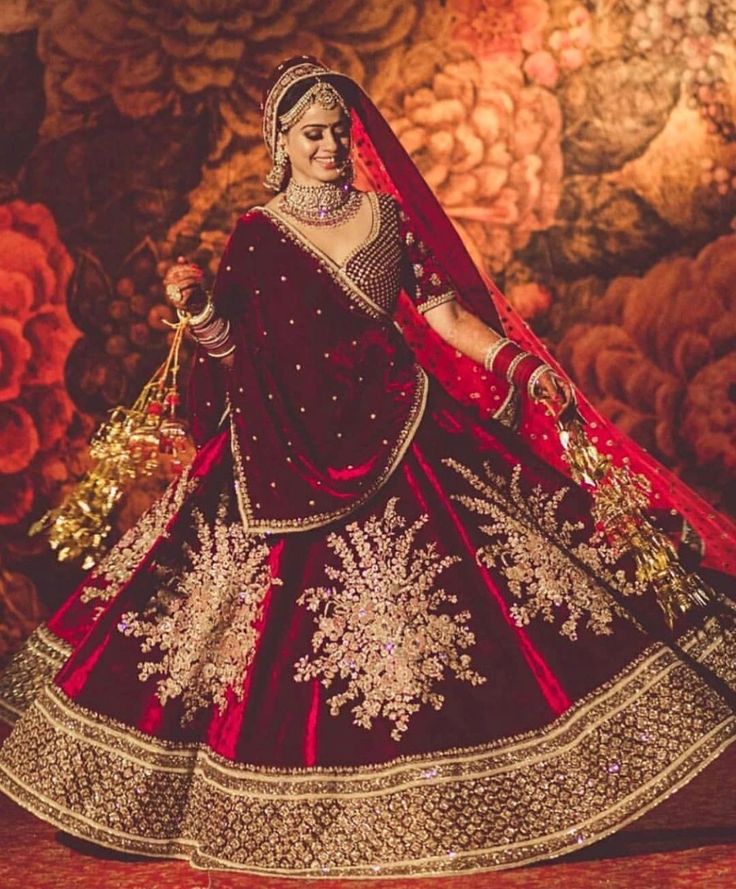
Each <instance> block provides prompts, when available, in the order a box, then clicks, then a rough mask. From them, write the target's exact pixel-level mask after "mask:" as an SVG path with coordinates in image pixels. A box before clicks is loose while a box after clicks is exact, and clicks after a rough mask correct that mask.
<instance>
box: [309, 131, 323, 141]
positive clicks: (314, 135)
mask: <svg viewBox="0 0 736 889" xmlns="http://www.w3.org/2000/svg"><path fill="white" fill-rule="evenodd" d="M305 135H306V137H307V139H310V140H311V141H312V142H318V141H319V140H320V139H321V138H322V133H317V132H313V133H306V134H305Z"/></svg>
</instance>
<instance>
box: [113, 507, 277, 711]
mask: <svg viewBox="0 0 736 889" xmlns="http://www.w3.org/2000/svg"><path fill="white" fill-rule="evenodd" d="M226 513H227V500H225V499H223V501H222V502H221V504H220V507H219V508H218V512H217V519H216V521H215V522H214V524H209V523H208V522H207V521H206V520H205V518H204V517H203V516H202V514H201V513H200V512H198V511H195V512H194V521H195V525H196V532H197V536H198V538H199V546H198V548H197V549H194V548H193V547H190V546H188V545H185V554H186V556H187V559H186V560H185V562H184V569H183V570H180V571H177V573H176V574H175V575H174V578H173V582H172V583H171V584H170V586H169V587H164V588H162V589H161V590H159V592H158V594H157V596H156V598H155V600H154V603H153V604H152V605H151V607H150V608H148V609H147V610H146V611H145V612H143V614H138V613H136V612H128V613H126V614H124V615H123V616H122V618H121V620H120V622H119V624H118V629H119V630H120V631H121V632H122V633H123V634H124V635H126V636H133V637H135V638H139V639H142V640H143V641H142V643H141V651H142V652H143V653H144V654H146V653H148V652H150V651H152V650H153V649H155V648H158V649H159V650H160V651H161V652H162V654H163V657H162V658H161V659H160V660H149V661H142V662H141V663H140V664H139V665H138V669H139V674H138V675H139V679H140V680H141V682H145V681H146V680H147V679H148V678H149V677H150V676H156V675H160V676H162V678H161V679H160V680H159V682H158V685H157V692H156V693H157V697H158V699H159V700H160V701H161V703H162V704H165V703H166V702H167V701H168V700H169V699H171V698H178V697H181V699H182V701H183V704H184V715H183V718H182V721H183V722H188V721H189V720H191V719H192V718H193V716H194V714H195V712H196V711H197V710H198V709H199V708H200V707H206V706H209V705H210V704H211V703H215V704H216V705H217V707H218V708H219V709H220V710H222V709H224V706H225V704H226V700H227V691H228V689H232V690H233V692H234V694H235V696H236V698H238V699H242V694H243V692H242V685H243V680H244V678H245V675H246V673H247V671H248V669H249V667H250V665H251V663H252V661H253V656H254V653H255V648H256V642H257V640H258V635H259V632H260V624H261V621H262V618H263V608H264V602H265V598H266V594H267V593H268V591H269V589H270V588H271V586H272V585H280V584H281V581H280V580H279V579H278V578H275V577H273V575H272V573H271V570H270V566H269V564H268V555H269V549H268V546H267V545H266V543H265V538H264V537H263V535H256V536H251V535H248V534H246V532H245V531H244V529H243V527H242V525H241V524H240V523H239V522H228V521H226ZM187 562H188V564H187Z"/></svg>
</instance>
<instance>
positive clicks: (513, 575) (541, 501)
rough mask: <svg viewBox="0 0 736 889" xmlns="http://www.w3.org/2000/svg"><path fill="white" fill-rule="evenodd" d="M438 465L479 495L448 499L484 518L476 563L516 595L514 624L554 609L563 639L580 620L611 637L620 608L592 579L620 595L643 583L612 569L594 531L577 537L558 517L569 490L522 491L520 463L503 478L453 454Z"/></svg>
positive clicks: (576, 525) (549, 616) (550, 618)
mask: <svg viewBox="0 0 736 889" xmlns="http://www.w3.org/2000/svg"><path fill="white" fill-rule="evenodd" d="M444 463H445V464H446V465H447V466H451V467H452V468H453V469H455V470H456V471H457V472H459V473H460V475H461V476H462V477H463V478H464V479H465V480H466V481H468V482H469V483H470V485H471V486H472V487H473V488H474V489H475V491H477V493H478V495H480V496H470V495H461V494H455V495H453V500H457V501H458V502H460V503H462V504H463V505H464V506H466V507H467V508H468V509H470V510H472V511H473V512H475V513H478V514H480V515H483V516H486V517H487V518H488V522H487V524H484V525H481V531H483V532H484V533H485V534H486V535H487V536H488V538H489V542H488V543H487V544H486V546H483V547H480V549H478V551H477V553H476V556H477V558H478V561H479V562H480V563H482V564H483V565H486V566H487V567H489V568H493V569H496V570H500V571H501V572H502V573H503V574H504V576H505V578H506V582H507V584H508V588H509V591H510V592H511V594H512V596H514V597H515V598H516V599H517V600H518V602H515V603H514V604H512V605H511V608H510V612H511V615H512V617H513V618H514V620H515V621H516V623H517V625H519V626H526V625H527V624H529V623H530V622H531V621H532V620H534V619H535V618H537V617H541V618H542V620H544V621H546V622H548V623H553V622H554V620H555V614H556V613H557V614H558V615H559V614H562V615H564V619H563V621H562V624H561V626H560V635H562V636H566V637H567V638H568V639H571V640H575V639H577V634H578V629H579V626H580V624H581V622H582V621H583V620H584V619H585V627H586V628H587V629H588V630H590V631H591V632H593V633H595V634H596V635H599V636H605V635H610V634H611V632H612V630H611V624H612V622H613V616H614V613H619V607H618V606H617V604H616V602H615V601H614V600H613V599H612V598H611V596H610V595H609V593H608V592H607V590H606V588H605V587H604V586H603V585H602V584H601V583H599V582H597V581H596V578H597V577H598V578H601V580H603V581H605V582H606V583H608V584H611V585H613V586H615V588H616V589H617V590H618V591H619V592H621V593H622V594H624V595H641V593H642V592H643V589H642V588H640V587H637V586H636V585H635V584H634V583H632V582H631V581H629V580H628V578H627V577H626V575H625V573H624V572H623V571H622V570H621V569H613V568H612V567H611V566H613V565H614V564H615V562H616V556H615V554H614V552H613V551H612V550H611V548H610V547H609V546H607V545H606V543H605V541H604V540H603V538H602V537H600V536H598V535H597V534H596V535H593V536H592V537H591V538H590V539H588V540H582V541H581V540H580V539H579V532H580V531H582V530H583V528H584V525H583V523H582V522H571V521H569V520H564V519H561V518H560V517H559V514H558V511H559V508H560V506H561V504H562V502H563V500H564V499H565V497H566V496H567V494H568V493H569V492H570V489H569V488H560V489H559V490H557V491H555V492H554V493H549V492H547V491H544V490H543V489H542V488H541V487H538V486H537V487H535V488H533V489H532V490H531V491H530V492H528V493H525V492H523V491H522V489H521V484H520V477H521V468H520V467H519V466H517V467H515V468H514V471H513V473H512V476H511V480H510V481H509V480H507V479H505V478H503V477H502V476H500V475H496V474H495V473H493V472H492V471H491V469H490V467H489V466H488V465H486V467H485V470H486V476H487V477H486V479H482V478H480V477H479V476H478V475H476V474H475V473H474V472H473V471H472V470H471V469H469V468H468V467H467V466H464V465H463V464H462V463H459V462H458V461H457V460H453V459H447V460H445V461H444ZM581 563H582V564H581Z"/></svg>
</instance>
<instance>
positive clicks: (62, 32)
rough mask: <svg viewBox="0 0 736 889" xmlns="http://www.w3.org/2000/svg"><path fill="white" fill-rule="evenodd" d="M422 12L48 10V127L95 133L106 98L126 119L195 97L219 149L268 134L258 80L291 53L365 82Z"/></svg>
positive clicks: (94, 5)
mask: <svg viewBox="0 0 736 889" xmlns="http://www.w3.org/2000/svg"><path fill="white" fill-rule="evenodd" d="M420 7H421V4H419V5H416V4H413V3H412V4H407V3H402V2H401V0H386V2H383V3H362V2H360V0H332V2H330V4H329V5H325V4H323V3H316V2H309V0H307V2H302V3H299V4H295V3H290V2H288V0H271V2H267V3H260V4H255V3H252V4H245V3H242V2H240V0H172V2H168V3H160V2H158V0H133V2H131V0H60V2H55V3H48V5H47V8H48V11H49V14H48V15H47V16H46V17H44V18H43V19H42V21H41V22H40V31H39V52H40V56H41V60H42V61H43V63H44V65H45V70H46V90H47V103H48V104H47V115H46V120H45V122H44V127H43V132H44V134H45V135H46V136H58V135H61V134H62V133H64V132H67V131H69V130H70V129H75V128H78V127H83V126H89V125H91V123H92V122H93V121H94V120H95V116H96V115H98V114H99V113H100V112H102V111H103V110H104V109H105V108H106V107H109V103H110V101H111V102H112V104H113V105H114V106H115V108H117V110H118V111H119V112H120V113H121V114H122V115H124V116H126V117H133V118H141V117H150V116H151V115H154V114H157V113H158V112H160V111H162V110H163V109H168V108H174V109H178V108H180V107H181V103H182V102H184V101H186V100H187V99H188V98H195V99H198V100H202V101H206V103H207V106H208V107H209V108H210V109H211V110H212V111H214V112H215V115H216V117H217V118H218V121H217V122H218V124H219V126H220V130H219V132H220V136H221V140H220V143H219V144H218V146H217V148H218V150H219V151H222V149H223V147H224V144H225V143H227V142H228V141H229V138H230V137H231V136H232V134H237V135H238V136H240V137H244V138H246V139H249V138H252V137H259V136H260V120H259V115H258V111H257V106H258V102H259V101H260V91H261V85H262V83H263V80H264V78H265V77H266V76H267V75H268V73H269V72H270V70H271V69H272V68H273V67H274V66H275V65H276V64H277V63H278V62H279V61H281V60H282V59H283V58H284V57H287V56H291V55H295V54H296V53H312V54H314V55H317V56H320V57H322V58H324V59H325V60H326V61H328V62H329V63H330V64H333V65H335V66H337V67H339V68H340V69H341V70H344V71H346V72H347V73H350V74H351V75H353V76H356V77H357V78H358V79H359V80H362V79H363V77H364V74H365V71H366V65H365V62H366V59H371V60H375V59H376V57H378V58H380V55H381V53H382V52H383V51H385V50H387V49H390V48H391V47H393V46H395V45H396V44H397V43H399V42H400V41H401V40H403V39H404V38H405V37H406V36H407V34H408V33H409V31H410V29H411V28H412V26H413V25H414V23H415V20H416V18H417V16H418V14H419V13H420V11H421V8H420ZM371 67H372V70H375V69H377V68H379V67H380V66H378V65H373V66H371ZM384 73H385V74H389V73H390V72H384Z"/></svg>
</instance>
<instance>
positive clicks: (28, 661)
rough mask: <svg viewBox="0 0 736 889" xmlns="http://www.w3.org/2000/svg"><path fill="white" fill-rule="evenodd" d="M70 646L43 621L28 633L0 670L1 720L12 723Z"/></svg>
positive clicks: (66, 653)
mask: <svg viewBox="0 0 736 889" xmlns="http://www.w3.org/2000/svg"><path fill="white" fill-rule="evenodd" d="M71 653H72V650H71V647H70V646H69V645H67V644H66V642H63V641H62V640H61V639H59V638H58V637H57V636H55V635H54V634H53V633H52V632H51V630H49V629H48V627H47V626H46V624H41V625H40V626H38V627H36V629H35V630H34V631H33V632H32V633H31V635H30V636H29V637H28V638H27V639H26V641H25V642H24V643H23V646H22V647H21V648H20V649H19V650H18V651H17V652H16V653H15V654H14V655H13V657H12V658H11V660H10V663H9V664H8V665H7V667H6V668H5V670H3V671H2V672H0V720H2V721H3V722H7V723H9V724H10V725H12V724H13V723H14V722H15V721H16V720H17V719H18V717H19V716H21V715H22V714H23V713H24V712H25V711H26V710H27V709H28V708H29V707H30V706H31V704H32V703H33V701H34V699H35V698H36V697H37V696H38V694H39V693H40V691H41V689H42V688H43V686H44V685H46V683H48V682H50V681H51V680H52V679H53V678H54V676H55V675H56V673H58V671H59V670H60V669H61V667H62V666H63V664H64V661H65V660H66V659H67V658H68V657H69V655H70V654H71Z"/></svg>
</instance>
